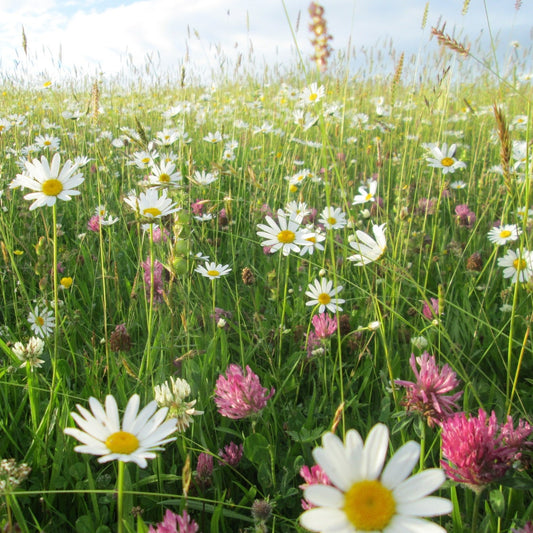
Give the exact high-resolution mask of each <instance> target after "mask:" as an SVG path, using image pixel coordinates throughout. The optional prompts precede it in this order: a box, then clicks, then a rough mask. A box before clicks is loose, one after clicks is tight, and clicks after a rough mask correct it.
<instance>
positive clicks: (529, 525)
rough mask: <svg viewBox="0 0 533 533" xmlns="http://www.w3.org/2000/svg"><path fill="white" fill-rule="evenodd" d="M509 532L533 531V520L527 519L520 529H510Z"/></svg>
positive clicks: (528, 532)
mask: <svg viewBox="0 0 533 533" xmlns="http://www.w3.org/2000/svg"><path fill="white" fill-rule="evenodd" d="M511 533H533V521H531V520H530V521H529V522H527V523H526V524H524V527H521V528H520V529H514V528H513V529H512V531H511Z"/></svg>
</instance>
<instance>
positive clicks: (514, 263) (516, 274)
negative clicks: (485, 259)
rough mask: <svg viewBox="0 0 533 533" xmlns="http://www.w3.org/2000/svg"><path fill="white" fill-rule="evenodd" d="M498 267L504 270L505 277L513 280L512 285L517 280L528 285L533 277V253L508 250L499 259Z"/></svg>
mask: <svg viewBox="0 0 533 533" xmlns="http://www.w3.org/2000/svg"><path fill="white" fill-rule="evenodd" d="M498 266H499V267H502V268H503V277H504V278H511V282H512V283H516V281H517V280H518V281H519V282H520V283H526V282H527V281H529V279H530V278H531V277H532V276H533V253H532V252H530V251H529V250H520V249H517V250H516V251H514V250H507V253H506V254H505V255H504V256H503V257H500V258H499V259H498Z"/></svg>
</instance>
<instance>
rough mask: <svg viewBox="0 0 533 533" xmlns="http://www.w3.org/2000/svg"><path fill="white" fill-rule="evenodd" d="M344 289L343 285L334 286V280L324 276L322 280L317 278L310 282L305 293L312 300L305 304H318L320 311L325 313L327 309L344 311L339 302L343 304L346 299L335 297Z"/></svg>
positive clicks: (332, 311)
mask: <svg viewBox="0 0 533 533" xmlns="http://www.w3.org/2000/svg"><path fill="white" fill-rule="evenodd" d="M341 290H342V285H339V286H338V287H333V281H331V280H327V279H325V278H322V279H321V280H320V281H319V280H317V279H315V281H314V282H313V283H310V284H309V286H308V290H307V291H306V293H305V295H306V296H309V298H311V300H309V301H308V302H306V304H305V305H318V306H319V308H318V312H319V313H323V312H324V311H325V310H326V309H327V310H328V311H330V312H331V313H335V312H336V311H342V307H340V305H339V304H343V303H344V301H345V300H342V299H341V298H335V296H336V295H337V294H338V293H339V292H340V291H341Z"/></svg>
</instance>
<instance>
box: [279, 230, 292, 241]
mask: <svg viewBox="0 0 533 533" xmlns="http://www.w3.org/2000/svg"><path fill="white" fill-rule="evenodd" d="M295 238H296V234H295V233H294V232H293V231H290V230H288V229H284V230H283V231H280V232H279V233H278V241H279V242H282V243H283V244H290V243H291V242H293V241H294V239H295Z"/></svg>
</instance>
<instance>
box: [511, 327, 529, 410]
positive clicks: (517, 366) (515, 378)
mask: <svg viewBox="0 0 533 533" xmlns="http://www.w3.org/2000/svg"><path fill="white" fill-rule="evenodd" d="M530 331H531V326H528V327H527V329H526V333H525V335H524V340H523V342H522V349H521V350H520V356H519V357H518V363H517V365H516V372H515V376H514V380H513V388H512V389H511V396H510V397H509V405H508V406H507V416H509V415H510V414H511V406H512V405H513V398H514V395H515V393H516V384H517V383H518V376H519V375H520V368H521V367H522V361H523V360H524V352H525V351H526V344H527V339H528V338H529V333H530Z"/></svg>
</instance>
